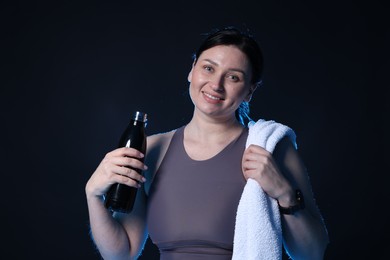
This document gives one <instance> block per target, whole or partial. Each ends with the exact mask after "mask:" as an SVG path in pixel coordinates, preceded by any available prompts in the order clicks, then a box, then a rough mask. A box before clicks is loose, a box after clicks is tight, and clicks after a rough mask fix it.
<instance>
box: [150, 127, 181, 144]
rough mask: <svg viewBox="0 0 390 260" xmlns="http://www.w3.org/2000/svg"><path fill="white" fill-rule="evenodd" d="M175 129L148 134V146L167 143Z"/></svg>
mask: <svg viewBox="0 0 390 260" xmlns="http://www.w3.org/2000/svg"><path fill="white" fill-rule="evenodd" d="M176 130H177V129H173V130H170V131H168V132H162V133H156V134H153V135H150V136H148V139H147V143H148V147H154V146H159V145H162V144H165V143H167V142H168V143H169V142H170V140H171V139H172V136H173V135H174V134H175V132H176Z"/></svg>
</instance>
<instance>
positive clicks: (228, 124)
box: [185, 115, 244, 143]
mask: <svg viewBox="0 0 390 260" xmlns="http://www.w3.org/2000/svg"><path fill="white" fill-rule="evenodd" d="M243 128H244V126H243V125H241V124H240V123H239V122H238V120H237V119H236V118H235V117H232V118H229V119H224V120H223V119H219V120H213V119H209V118H201V117H198V116H196V115H194V116H193V117H192V119H191V121H190V122H189V123H188V124H187V126H186V129H185V135H186V138H188V139H187V140H197V142H200V143H215V142H216V143H224V142H230V141H231V140H232V139H235V138H236V137H237V136H239V135H240V134H241V132H242V129H243Z"/></svg>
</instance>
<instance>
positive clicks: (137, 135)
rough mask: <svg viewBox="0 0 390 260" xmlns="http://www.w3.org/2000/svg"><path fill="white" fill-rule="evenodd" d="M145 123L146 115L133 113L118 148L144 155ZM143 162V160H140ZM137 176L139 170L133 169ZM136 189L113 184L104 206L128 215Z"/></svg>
mask: <svg viewBox="0 0 390 260" xmlns="http://www.w3.org/2000/svg"><path fill="white" fill-rule="evenodd" d="M146 122H147V114H146V113H143V112H139V111H137V112H135V114H134V115H133V117H132V119H131V120H130V123H129V125H128V126H127V128H126V130H125V131H124V132H123V134H122V136H121V138H120V140H119V144H118V148H119V147H131V148H134V149H137V150H138V151H140V152H141V153H143V154H145V153H146V134H145V127H146ZM141 161H143V159H142V160H141ZM135 170H136V171H137V172H138V173H139V174H141V170H139V169H135ZM137 190H138V189H137V188H134V187H130V186H127V185H124V184H119V183H116V184H113V185H112V186H111V187H110V188H109V190H108V191H107V193H106V195H105V199H104V205H105V207H106V208H107V209H110V210H111V211H117V212H122V213H130V212H131V210H132V209H133V205H134V201H135V197H136V195H137Z"/></svg>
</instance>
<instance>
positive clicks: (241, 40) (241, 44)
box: [193, 26, 263, 125]
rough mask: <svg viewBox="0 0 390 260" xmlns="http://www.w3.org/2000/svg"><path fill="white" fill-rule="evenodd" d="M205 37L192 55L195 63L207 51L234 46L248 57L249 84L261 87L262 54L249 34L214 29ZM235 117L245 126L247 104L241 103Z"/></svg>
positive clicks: (247, 112) (233, 30)
mask: <svg viewBox="0 0 390 260" xmlns="http://www.w3.org/2000/svg"><path fill="white" fill-rule="evenodd" d="M206 36H207V37H206V39H205V40H204V41H203V43H202V44H201V45H200V47H199V48H198V50H197V51H196V53H195V54H194V55H193V58H194V60H195V62H196V61H197V60H198V58H199V56H200V55H201V54H202V53H203V52H204V51H205V50H207V49H210V48H212V47H215V46H218V45H234V46H235V47H236V48H238V49H239V50H241V51H242V52H243V53H245V55H246V56H247V57H248V60H249V62H250V64H251V68H252V78H251V83H252V84H255V85H257V86H260V85H261V82H262V73H263V54H262V51H261V49H260V47H259V45H258V43H257V42H256V40H255V39H254V37H253V36H252V35H251V34H249V33H248V32H244V31H240V30H239V29H237V28H235V27H232V26H230V27H225V28H223V29H216V30H214V31H212V32H210V33H208V34H206ZM236 117H237V119H238V120H239V121H240V122H241V123H242V124H243V125H245V120H250V117H249V104H248V102H242V103H241V104H240V106H239V107H238V109H237V111H236Z"/></svg>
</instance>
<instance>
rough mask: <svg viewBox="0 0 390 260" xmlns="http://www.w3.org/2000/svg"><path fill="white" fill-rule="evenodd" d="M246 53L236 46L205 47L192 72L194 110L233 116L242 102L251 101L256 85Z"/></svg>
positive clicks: (217, 115)
mask: <svg viewBox="0 0 390 260" xmlns="http://www.w3.org/2000/svg"><path fill="white" fill-rule="evenodd" d="M251 78H252V70H251V66H250V62H249V60H248V58H247V57H246V55H245V54H244V53H243V52H241V51H240V50H239V49H238V48H236V47H234V46H233V45H228V46H227V45H218V46H215V47H212V48H210V49H207V50H205V51H204V52H203V53H202V54H201V55H200V56H199V57H198V60H197V61H196V63H195V64H194V65H193V67H192V69H191V71H190V73H189V75H188V81H189V82H190V96H191V99H192V102H193V103H194V105H195V112H200V113H202V114H205V115H208V116H213V117H215V118H221V119H224V118H225V119H226V118H231V117H234V116H235V111H236V110H237V108H238V106H239V105H240V104H241V103H242V102H243V101H249V100H250V98H251V93H252V92H253V91H254V85H253V84H251V83H250V82H251Z"/></svg>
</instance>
